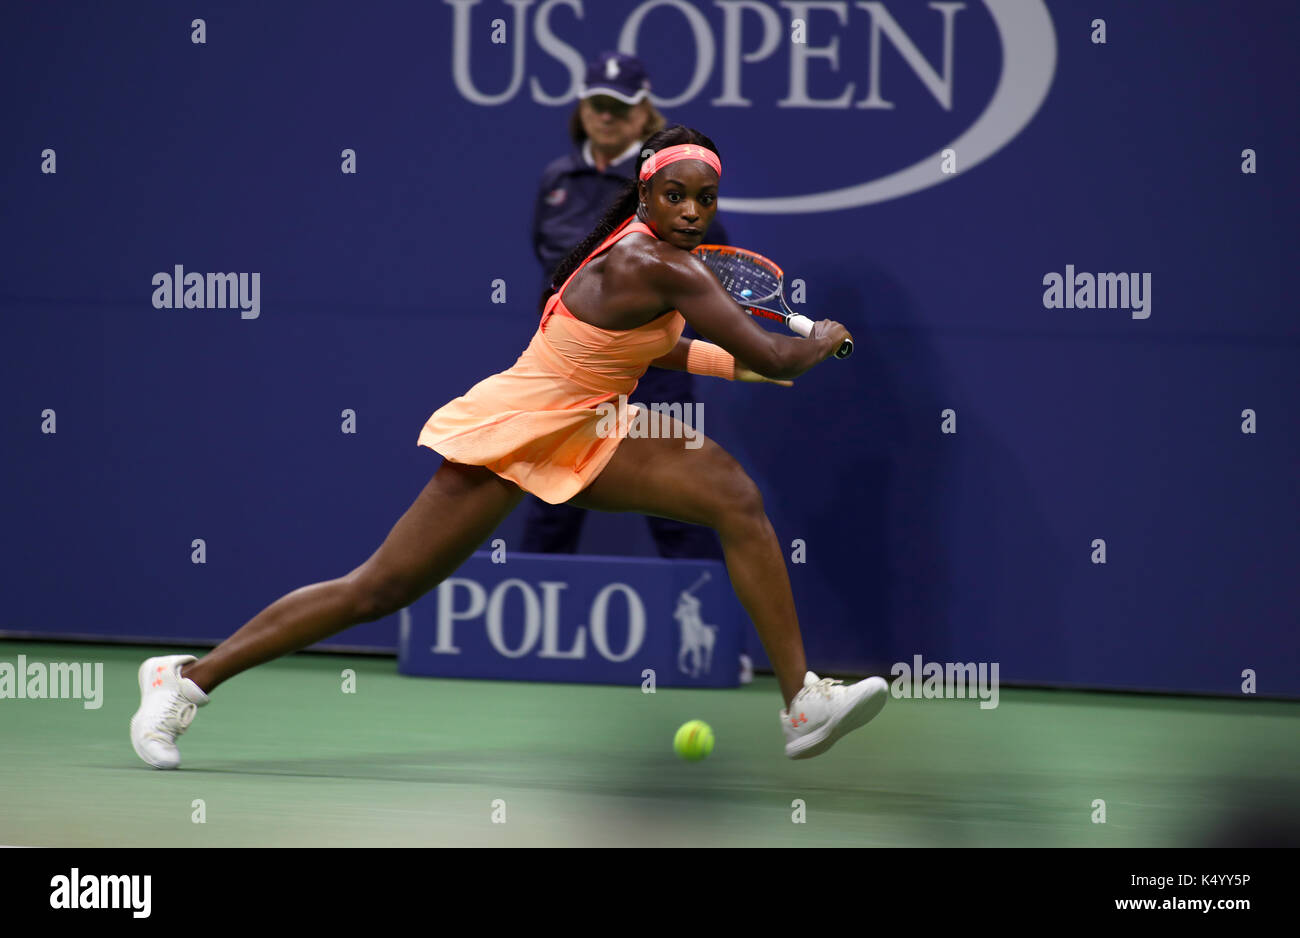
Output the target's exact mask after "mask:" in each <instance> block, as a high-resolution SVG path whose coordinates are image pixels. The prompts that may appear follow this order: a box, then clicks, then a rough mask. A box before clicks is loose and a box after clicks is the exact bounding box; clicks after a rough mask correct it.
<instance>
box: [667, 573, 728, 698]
mask: <svg viewBox="0 0 1300 938" xmlns="http://www.w3.org/2000/svg"><path fill="white" fill-rule="evenodd" d="M710 579H711V577H710V574H709V571H707V570H705V571H704V572H703V573H701V574H700V578H699V579H698V580H696V581H695V585H694V586H692V587H691V588H690V589H685V590H682V592H681V594H680V595H679V596H678V597H677V608H676V609H674V610H673V618H674V619H676V620H677V624H678V625H679V626H680V627H681V632H682V646H681V651H680V652H678V654H677V667H678V668H679V669H680V670H681V672H682V673H683V674H689V675H690V676H691V677H699V676H700V675H701V674H707V673H708V672H709V668H710V667H711V666H712V663H713V643H714V641H715V640H716V639H717V637H718V627H717V626H716V625H706V624H705V622H704V620H703V619H702V618H700V601H699V599H697V598H696V597H695V595H694V593H695V591H696V590H697V589H699V588H700V587H701V586H703V585H704V584H705V583H707V582H708V581H709V580H710Z"/></svg>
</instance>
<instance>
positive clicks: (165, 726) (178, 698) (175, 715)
mask: <svg viewBox="0 0 1300 938" xmlns="http://www.w3.org/2000/svg"><path fill="white" fill-rule="evenodd" d="M198 709H199V708H198V707H197V706H196V705H195V704H193V703H191V702H190V701H188V700H186V699H185V698H184V697H183V696H182V695H181V694H180V693H176V694H173V695H172V699H171V700H170V701H169V702H168V704H167V709H166V710H164V711H163V713H162V719H161V720H159V722H158V728H157V729H156V730H154V731H153V732H152V733H150V734H149V735H150V736H153V737H154V738H156V739H161V740H164V741H166V742H171V741H172V740H174V739H175V738H176V737H177V736H179V735H181V734H182V733H184V732H185V731H186V730H187V729H189V728H190V723H192V722H193V720H194V714H195V713H197V712H198Z"/></svg>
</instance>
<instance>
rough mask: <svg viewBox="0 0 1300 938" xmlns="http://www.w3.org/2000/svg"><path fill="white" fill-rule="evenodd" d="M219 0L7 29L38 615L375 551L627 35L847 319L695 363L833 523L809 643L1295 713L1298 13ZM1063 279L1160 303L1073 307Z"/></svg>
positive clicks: (10, 299)
mask: <svg viewBox="0 0 1300 938" xmlns="http://www.w3.org/2000/svg"><path fill="white" fill-rule="evenodd" d="M202 6H203V5H200V7H202ZM200 7H194V8H190V7H187V8H185V9H184V10H182V9H179V8H177V7H176V6H175V5H174V4H171V3H164V2H133V3H130V4H111V5H79V4H78V5H74V4H64V3H42V4H8V5H6V6H5V7H4V10H3V12H2V13H0V51H2V53H3V54H0V75H3V84H4V88H5V93H4V99H3V105H2V111H0V126H3V127H4V133H3V145H0V165H3V169H4V173H3V188H2V189H0V199H2V201H3V207H2V209H0V225H3V248H4V262H3V266H2V269H0V303H2V304H3V306H2V308H0V312H2V315H3V319H2V322H3V325H2V326H0V346H2V350H0V356H3V357H2V358H0V362H2V364H3V371H2V372H0V440H3V447H4V457H5V458H4V461H3V462H4V468H3V496H0V509H2V510H3V518H2V521H3V528H4V532H5V542H6V545H7V547H6V555H7V556H6V560H5V564H4V586H5V596H6V601H5V603H4V605H3V618H2V619H0V630H4V631H11V632H49V633H65V634H66V633H73V634H97V635H145V636H159V637H164V638H165V637H168V636H172V635H177V634H189V635H195V634H197V635H202V636H207V637H210V638H213V639H219V638H222V637H224V636H225V635H227V634H228V633H229V632H231V631H233V630H234V629H235V628H236V627H237V626H238V625H239V624H241V623H242V622H244V621H245V620H246V619H248V618H249V617H251V616H252V615H253V614H254V613H255V612H256V611H257V610H258V609H260V608H262V606H264V605H265V604H267V603H269V602H270V601H272V600H273V599H275V598H276V597H278V596H280V595H282V594H283V593H285V592H288V591H289V590H290V589H292V588H295V587H297V586H299V585H302V584H305V583H309V582H314V581H317V580H321V579H327V578H330V577H334V576H338V575H340V574H342V573H344V572H346V571H347V570H349V569H351V568H353V567H354V566H356V565H357V564H358V563H360V562H361V561H362V560H364V559H365V557H366V556H368V555H369V553H370V552H371V551H372V550H373V549H374V548H375V547H376V546H377V545H378V544H379V542H380V541H381V540H382V538H383V537H384V536H385V534H386V533H387V531H388V529H389V528H390V527H391V525H392V523H393V522H394V521H395V520H396V519H397V517H398V516H399V515H400V513H401V512H402V511H403V510H404V509H405V508H406V507H407V505H408V504H409V503H410V502H411V501H412V499H413V498H414V497H415V495H416V493H417V492H418V491H419V490H420V488H421V487H422V486H423V484H424V483H425V482H426V481H427V479H428V477H429V475H430V474H431V473H432V472H433V471H434V470H435V469H436V467H437V465H438V462H439V458H438V457H437V456H436V455H435V454H433V453H432V452H430V451H429V450H426V449H420V448H417V447H416V444H415V439H416V436H417V434H418V432H419V429H420V427H421V425H422V423H423V422H424V420H425V419H426V418H427V416H428V415H429V414H430V413H431V412H432V411H433V410H435V409H436V408H437V407H439V406H440V405H441V404H442V403H444V402H445V401H447V400H448V399H450V398H452V397H454V396H456V395H458V394H460V393H461V392H462V391H463V390H464V389H466V388H467V387H468V386H469V385H471V384H472V383H474V382H475V381H477V380H479V379H480V378H482V377H484V376H486V375H487V374H489V373H491V372H493V371H497V370H500V369H502V368H505V367H507V366H508V365H509V364H511V362H513V361H514V359H515V357H516V356H517V355H518V353H519V352H520V351H521V350H522V348H523V347H524V345H525V344H526V343H527V341H528V338H529V336H530V335H531V333H532V331H533V330H534V328H535V325H536V315H535V301H536V295H535V294H536V284H537V283H538V281H539V279H540V276H541V270H540V268H539V266H538V264H537V261H536V260H535V258H534V257H533V255H532V253H531V246H530V240H529V221H530V216H531V211H532V205H533V200H534V197H535V194H536V192H535V189H536V185H537V180H538V176H539V174H540V172H541V169H542V167H543V166H544V165H545V164H546V163H547V162H549V161H550V160H551V159H553V158H554V157H556V156H558V155H560V154H561V153H563V152H565V150H566V148H567V147H568V145H569V144H568V139H567V136H566V132H565V125H566V122H567V118H568V115H569V113H570V111H571V109H572V107H573V101H574V96H575V93H576V81H577V79H578V77H579V76H578V75H577V74H575V72H574V69H577V68H580V64H581V62H582V60H583V59H584V58H587V57H590V56H592V55H594V54H595V53H596V52H598V51H600V50H602V49H606V48H615V47H621V48H623V49H625V50H629V51H635V52H636V53H637V54H639V55H640V56H642V57H643V58H644V59H645V60H646V62H647V63H648V65H649V67H650V69H651V74H652V76H653V78H654V90H655V93H656V97H657V99H658V101H659V102H660V105H659V106H660V108H661V109H662V110H663V111H664V112H665V114H666V115H667V116H668V117H669V119H670V120H674V121H679V122H682V123H686V124H689V125H692V126H695V127H698V128H700V129H701V130H703V131H704V132H705V133H707V134H709V135H710V136H711V137H713V139H714V140H715V141H717V143H718V146H719V148H720V150H721V154H722V161H723V169H724V172H723V183H722V193H723V197H724V198H723V202H722V212H721V215H720V217H722V218H724V219H725V222H726V225H727V228H728V231H729V233H730V236H731V239H732V241H733V243H736V244H739V245H743V246H747V247H750V248H753V249H755V250H758V251H761V252H763V253H765V254H768V255H770V256H772V257H774V258H776V259H778V260H779V261H780V262H781V263H782V264H783V265H784V266H785V268H786V271H787V276H788V277H789V278H791V279H794V278H798V279H801V280H803V281H804V283H805V285H806V303H805V306H804V309H805V310H806V311H807V312H808V313H809V314H810V315H813V316H814V317H815V318H816V317H821V316H829V317H832V318H835V319H839V320H841V321H843V322H844V323H846V324H847V325H848V326H849V327H850V329H852V331H853V333H854V336H855V339H856V343H857V351H856V354H855V355H854V357H853V358H852V359H850V360H849V361H847V362H836V361H830V362H827V363H825V364H824V365H822V366H820V367H818V368H817V369H815V370H813V371H812V372H810V373H808V374H807V375H805V376H804V377H803V378H801V379H800V380H799V381H798V382H796V386H795V387H794V388H793V389H788V390H787V389H782V388H778V387H770V386H764V387H756V386H752V385H733V384H729V383H725V382H719V381H706V380H703V379H701V380H700V381H699V382H698V384H699V392H700V396H701V398H702V400H703V401H704V403H705V414H706V417H707V419H706V423H705V427H704V430H705V432H707V433H708V434H709V435H710V436H712V437H714V438H715V439H717V440H718V441H719V442H721V443H722V444H723V445H724V446H726V447H727V448H728V449H729V450H730V451H731V452H732V453H734V454H735V455H736V456H737V458H738V459H739V460H740V461H741V462H742V463H743V464H744V465H745V466H746V467H747V468H748V469H749V470H750V472H751V473H752V474H753V476H754V478H755V479H756V480H757V481H758V483H759V485H760V486H761V487H762V489H763V491H764V494H765V497H766V501H767V506H768V509H769V513H770V515H771V517H772V521H773V524H774V526H775V528H776V530H777V533H778V535H779V537H780V538H781V540H782V543H783V544H784V545H786V547H787V548H788V547H789V545H790V544H791V543H792V542H793V541H794V540H795V539H801V540H803V541H804V543H805V549H806V562H805V563H792V564H791V566H790V572H791V578H792V581H793V583H794V589H795V594H796V599H797V600H798V603H799V608H800V613H801V619H802V623H803V631H804V635H805V640H806V643H807V647H808V652H809V659H810V663H811V664H812V666H813V667H814V668H820V669H823V670H825V671H830V672H832V673H833V672H836V671H867V670H877V669H880V668H883V667H888V664H889V663H890V662H894V661H911V660H912V658H913V655H916V654H919V655H921V656H923V657H924V658H925V659H927V660H932V661H972V660H976V661H997V662H1000V664H1001V676H1002V679H1003V680H1004V681H1042V682H1051V683H1059V684H1066V685H1087V686H1097V687H1142V688H1152V689H1170V690H1175V689H1176V690H1188V691H1203V692H1221V693H1234V692H1237V691H1239V689H1240V687H1241V683H1242V672H1243V671H1244V670H1246V669H1253V670H1254V671H1255V672H1256V673H1257V675H1258V690H1259V692H1260V693H1265V694H1282V695H1300V667H1297V665H1298V664H1300V640H1298V639H1297V632H1296V623H1297V609H1298V608H1300V586H1298V585H1297V584H1300V577H1297V560H1298V558H1300V534H1297V518H1298V517H1300V512H1298V511H1297V508H1298V507H1300V506H1298V504H1297V501H1298V496H1297V491H1298V488H1297V485H1296V474H1297V466H1298V464H1300V460H1297V442H1296V441H1297V431H1298V430H1300V427H1298V426H1297V419H1296V408H1297V404H1298V403H1300V394H1298V393H1297V392H1300V379H1298V377H1297V375H1300V369H1298V368H1297V365H1298V364H1300V355H1298V354H1297V352H1298V350H1300V326H1298V325H1297V317H1296V315H1295V304H1294V299H1293V298H1292V297H1289V296H1288V294H1291V293H1293V291H1292V290H1291V288H1290V287H1288V286H1287V283H1288V282H1289V281H1287V280H1286V277H1287V276H1290V275H1291V273H1292V272H1293V271H1294V269H1295V267H1296V258H1297V250H1296V249H1297V236H1296V234H1295V226H1294V219H1295V217H1296V209H1297V207H1298V206H1297V195H1300V180H1298V178H1297V176H1296V174H1295V173H1294V171H1293V167H1292V163H1293V161H1294V158H1295V155H1296V153H1297V152H1300V146H1298V141H1297V127H1300V119H1298V117H1300V115H1298V114H1297V103H1296V100H1297V99H1296V95H1295V93H1294V62H1295V58H1296V53H1295V51H1294V36H1295V35H1296V32H1297V28H1298V27H1300V8H1297V7H1296V5H1294V4H1283V3H1265V2H1253V3H1248V4H1228V3H1209V2H1207V3H1196V4H1190V3H1186V2H1175V0H1144V2H1142V3H1140V4H1134V3H1120V2H1112V0H1088V2H1087V3H1083V2H1073V0H1045V2H1040V0H984V2H980V0H965V2H949V3H921V2H912V0H885V2H869V3H848V2H828V3H781V4H777V3H755V2H710V3H703V2H701V3H696V4H691V3H687V2H685V0H644V2H627V3H617V2H601V3H595V2H592V0H544V2H532V0H511V2H499V0H444V2H434V0H427V2H418V3H417V2H407V3H396V2H374V3H367V4H356V3H343V2H337V0H322V2H313V3H290V2H283V3H271V4H266V3H260V2H258V3H254V2H224V3H222V4H219V5H209V6H208V8H206V9H202V8H200ZM195 17H202V18H203V20H204V23H203V35H202V38H203V40H204V41H203V42H201V43H200V42H195V41H194V39H195V38H196V35H197V34H196V28H197V27H196V26H195V24H194V23H193V20H194V18H195ZM495 20H499V21H500V22H499V23H494V22H493V21H495ZM794 20H802V32H797V31H796V30H795V29H794V26H795V25H797V24H792V21H794ZM1098 20H1104V29H1105V42H1104V43H1102V42H1098V41H1095V40H1096V39H1097V38H1099V36H1100V33H1099V32H1098V25H1097V23H1096V22H1095V21H1098ZM796 36H797V37H798V38H799V39H802V41H797V40H796ZM494 39H504V40H505V41H494ZM345 149H351V150H353V151H354V152H355V163H356V172H355V173H344V172H342V171H341V166H342V164H343V162H344V157H343V151H344V150H345ZM945 150H951V151H952V152H951V153H947V154H945V152H944V151H945ZM1245 150H1251V151H1253V154H1254V155H1253V159H1254V161H1255V165H1254V167H1253V168H1254V170H1255V171H1254V172H1243V167H1245V168H1251V167H1250V160H1251V159H1252V157H1251V156H1250V155H1248V154H1244V153H1243V151H1245ZM47 151H52V153H51V152H47ZM51 160H53V163H51ZM51 168H53V169H55V170H56V171H55V172H50V171H49V170H50V169H51ZM953 169H955V172H950V171H946V170H953ZM175 265H182V266H183V268H184V270H185V271H187V272H193V271H198V272H245V273H257V274H258V275H259V281H260V297H259V306H258V311H257V313H258V314H257V316H256V318H244V316H242V315H241V312H240V310H238V309H198V308H191V309H186V308H181V309H174V308H161V309H159V308H156V307H155V305H154V303H153V297H154V292H155V286H154V277H155V275H156V274H158V273H160V272H167V273H171V272H172V271H173V270H174V267H175ZM1067 265H1069V268H1070V270H1071V271H1077V272H1089V273H1091V274H1094V275H1095V274H1099V273H1108V272H1117V273H1135V274H1136V275H1137V276H1136V280H1135V284H1137V285H1146V286H1145V289H1144V291H1143V293H1142V295H1141V299H1142V304H1143V308H1141V309H1132V308H1126V307H1124V306H1120V307H1119V308H1115V307H1114V306H1112V307H1111V308H1097V306H1096V304H1095V303H1094V305H1093V307H1092V308H1088V307H1087V306H1083V307H1082V308H1080V307H1081V304H1078V303H1071V304H1069V305H1068V306H1067V307H1065V308H1056V307H1055V306H1049V305H1048V301H1045V295H1046V294H1047V293H1048V292H1049V286H1047V285H1045V281H1047V282H1048V283H1049V285H1050V281H1051V276H1050V275H1052V274H1057V275H1061V276H1062V277H1064V276H1065V275H1066V274H1067ZM1146 275H1149V279H1147V276H1146ZM497 280H501V281H504V283H505V286H506V291H507V301H506V302H505V303H494V302H492V298H491V297H492V291H493V282H494V281H497ZM1067 292H1070V291H1069V290H1068V289H1067V290H1064V291H1063V295H1064V293H1067ZM1071 299H1074V297H1073V296H1072V297H1071ZM1079 299H1081V300H1082V299H1086V298H1085V297H1080V298H1079ZM1112 299H1116V300H1117V299H1118V296H1117V295H1116V296H1115V297H1112ZM1135 305H1137V304H1136V298H1135V297H1130V298H1129V303H1128V304H1127V306H1128V307H1133V306H1135ZM349 409H350V410H352V411H354V412H355V414H356V428H357V432H356V433H343V432H342V431H341V429H340V428H341V425H342V423H343V417H342V416H341V415H342V413H343V411H345V410H349ZM946 411H951V412H952V413H951V414H950V415H949V416H948V419H947V423H946V426H945V412H946ZM1246 411H1249V412H1250V413H1244V412H1246ZM47 412H53V417H54V420H55V421H56V424H55V428H56V429H57V432H54V433H51V432H48V431H49V430H50V429H51V425H50V415H49V414H48V413H47ZM954 429H955V432H951V431H953V430H954ZM945 430H947V431H948V432H945ZM521 527H522V518H521V517H520V513H516V515H515V516H514V517H512V518H511V519H510V520H509V521H508V522H506V524H505V525H504V526H503V527H502V529H501V531H500V532H498V534H499V536H502V537H504V538H505V539H506V541H507V543H510V542H511V541H512V540H513V539H517V537H518V534H519V532H520V530H521ZM195 538H202V539H203V540H204V541H205V543H206V545H207V558H206V559H207V562H206V563H204V564H195V563H193V562H192V559H191V543H192V541H193V540H194V539H195ZM1099 539H1100V540H1103V541H1104V544H1105V562H1104V563H1099V562H1096V561H1097V560H1099V559H1100V556H1099V553H1098V546H1097V543H1096V542H1097V541H1098V540H1099ZM583 548H584V550H587V551H591V552H603V551H611V552H630V553H634V554H650V553H652V547H651V542H650V540H649V538H648V536H647V534H646V531H645V524H644V522H643V521H642V520H641V519H639V518H635V517H621V516H619V517H615V516H604V517H600V518H597V519H593V521H592V522H590V523H589V527H588V530H587V532H586V534H585V541H584V544H583ZM391 628H392V625H391V623H376V624H374V625H370V626H363V627H361V628H359V629H357V630H355V631H354V633H352V634H351V635H350V636H343V637H342V638H343V639H346V640H348V641H349V642H350V643H352V644H362V645H364V644H384V643H385V642H387V643H389V644H392V643H393V641H392V639H393V633H392V632H391Z"/></svg>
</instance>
